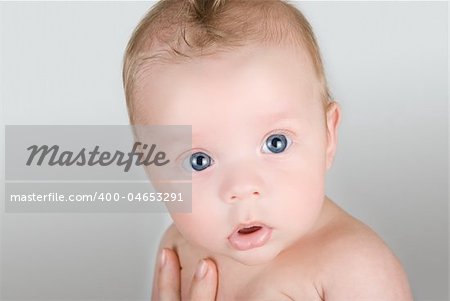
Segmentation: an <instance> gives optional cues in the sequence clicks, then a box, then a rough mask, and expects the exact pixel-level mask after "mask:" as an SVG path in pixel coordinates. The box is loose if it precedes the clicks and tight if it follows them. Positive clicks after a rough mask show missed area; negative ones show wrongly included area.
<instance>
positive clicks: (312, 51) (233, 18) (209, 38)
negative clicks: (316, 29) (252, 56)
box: [122, 0, 332, 123]
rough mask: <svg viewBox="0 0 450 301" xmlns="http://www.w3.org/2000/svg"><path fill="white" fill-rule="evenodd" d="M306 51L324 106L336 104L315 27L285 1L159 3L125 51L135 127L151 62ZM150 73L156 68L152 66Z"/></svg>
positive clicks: (127, 88) (184, 0)
mask: <svg viewBox="0 0 450 301" xmlns="http://www.w3.org/2000/svg"><path fill="white" fill-rule="evenodd" d="M281 43H284V44H285V45H290V46H294V47H305V48H306V50H307V52H308V54H309V55H310V56H311V59H312V63H313V65H314V70H315V73H316V76H317V78H318V80H319V82H320V85H321V100H322V102H323V104H324V106H326V105H328V104H329V103H330V102H331V99H332V98H331V93H330V91H329V88H328V85H327V81H326V77H325V71H324V67H323V63H322V59H321V55H320V50H319V46H318V44H317V42H316V38H315V36H314V33H313V30H312V28H311V25H310V24H309V22H308V21H307V20H306V18H305V17H304V16H303V14H302V13H301V12H300V11H299V10H297V9H296V8H295V7H294V6H292V5H291V4H289V3H286V2H284V1H280V0H160V1H159V2H158V3H156V4H155V5H154V6H153V7H152V9H151V10H150V11H149V12H148V13H147V14H146V15H145V16H144V18H143V19H142V20H141V21H140V23H139V24H138V26H137V27H136V28H135V30H134V32H133V34H132V36H131V38H130V40H129V42H128V45H127V48H126V51H125V55H124V62H123V73H122V76H123V85H124V89H125V97H126V101H127V107H128V112H129V116H130V122H131V123H134V119H133V115H134V112H135V105H134V104H133V97H134V92H135V88H136V87H135V82H136V79H137V78H138V77H139V74H140V72H142V71H144V70H147V68H149V66H151V64H152V63H155V62H160V63H176V62H181V61H183V60H188V59H189V58H192V57H200V56H207V55H213V54H215V53H219V52H224V51H225V52H226V51H232V50H233V49H236V48H237V47H242V46H246V45H251V44H271V45H279V44H281ZM150 68H151V67H150Z"/></svg>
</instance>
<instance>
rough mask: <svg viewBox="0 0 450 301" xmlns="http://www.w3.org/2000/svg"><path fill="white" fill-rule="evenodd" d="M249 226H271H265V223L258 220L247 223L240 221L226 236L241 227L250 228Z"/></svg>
mask: <svg viewBox="0 0 450 301" xmlns="http://www.w3.org/2000/svg"><path fill="white" fill-rule="evenodd" d="M250 227H267V228H271V227H269V226H267V225H266V224H264V223H262V222H258V221H254V222H247V223H240V224H238V225H237V226H236V227H234V229H233V231H232V232H231V233H230V235H228V238H229V237H230V236H231V235H233V233H235V232H237V231H239V230H241V229H243V228H250Z"/></svg>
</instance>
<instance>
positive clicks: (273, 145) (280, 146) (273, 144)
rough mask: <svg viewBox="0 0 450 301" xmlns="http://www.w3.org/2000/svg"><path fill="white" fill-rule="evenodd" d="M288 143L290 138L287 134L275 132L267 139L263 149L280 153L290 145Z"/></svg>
mask: <svg viewBox="0 0 450 301" xmlns="http://www.w3.org/2000/svg"><path fill="white" fill-rule="evenodd" d="M288 144H289V143H288V138H287V137H286V136H285V135H283V134H273V135H270V136H269V137H268V138H267V139H266V141H265V143H264V145H263V151H264V152H267V151H269V152H272V153H275V154H278V153H281V152H283V151H284V150H285V149H286V148H287V147H288Z"/></svg>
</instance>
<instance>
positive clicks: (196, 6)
mask: <svg viewBox="0 0 450 301" xmlns="http://www.w3.org/2000/svg"><path fill="white" fill-rule="evenodd" d="M123 79H124V86H125V93H126V98H127V105H128V110H129V114H130V120H131V123H133V124H158V125H173V124H178V125H191V126H192V149H190V150H186V151H185V153H183V154H180V157H179V158H178V159H177V162H179V163H180V166H181V167H182V168H185V169H187V170H189V171H191V172H192V213H190V214H182V213H171V215H172V218H173V220H174V222H175V225H176V226H177V228H178V230H179V231H180V232H181V234H182V235H183V236H184V238H185V239H187V240H188V241H189V242H190V243H192V244H195V245H197V246H199V247H202V248H204V249H205V250H207V251H209V252H212V253H214V254H217V255H218V256H221V255H224V256H227V257H231V258H233V259H236V260H237V261H239V262H241V263H244V264H249V265H251V264H259V263H264V262H268V261H270V260H272V259H273V258H274V257H276V256H277V254H279V253H280V252H281V251H282V250H284V249H286V248H287V247H289V246H290V245H292V244H293V243H294V242H296V241H298V240H299V239H301V238H302V237H304V236H305V235H307V234H308V233H310V232H311V231H313V230H315V229H316V228H317V227H318V224H319V223H320V221H319V220H320V218H319V217H320V211H321V209H322V205H323V201H324V197H325V189H324V183H325V174H326V171H327V169H328V168H329V167H330V166H331V163H332V161H333V157H334V153H335V147H336V142H337V141H336V138H337V127H338V124H339V119H340V112H339V107H338V106H337V104H336V103H335V102H333V101H332V100H331V97H330V93H329V90H328V87H327V83H326V79H325V75H324V68H323V66H322V61H321V58H320V53H319V48H318V46H317V43H316V41H315V38H314V35H313V32H312V30H311V28H310V25H309V23H308V22H307V21H306V19H305V18H304V17H303V15H302V14H301V13H300V12H299V11H298V10H296V9H295V8H294V7H292V6H291V5H289V4H287V3H284V2H281V1H258V0H249V1H243V0H228V1H224V0H211V1H208V0H203V1H200V0H189V1H160V2H158V3H157V4H156V5H155V6H154V8H153V9H152V10H151V11H150V12H149V13H148V14H147V15H146V17H145V18H144V19H143V20H142V21H141V23H140V24H139V25H138V27H137V28H136V30H135V32H134V34H133V36H132V38H131V40H130V42H129V44H128V48H127V51H126V54H125V61H124V71H123ZM252 226H253V227H252ZM254 230H257V231H255V232H252V231H254ZM247 232H252V233H250V234H248V233H247Z"/></svg>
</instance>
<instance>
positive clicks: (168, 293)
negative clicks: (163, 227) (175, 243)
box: [158, 249, 181, 301]
mask: <svg viewBox="0 0 450 301" xmlns="http://www.w3.org/2000/svg"><path fill="white" fill-rule="evenodd" d="M158 291H159V299H158V300H159V301H178V300H181V295H180V263H179V261H178V256H177V254H176V253H175V252H174V251H173V250H171V249H162V250H161V255H160V266H159V275H158Z"/></svg>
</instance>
